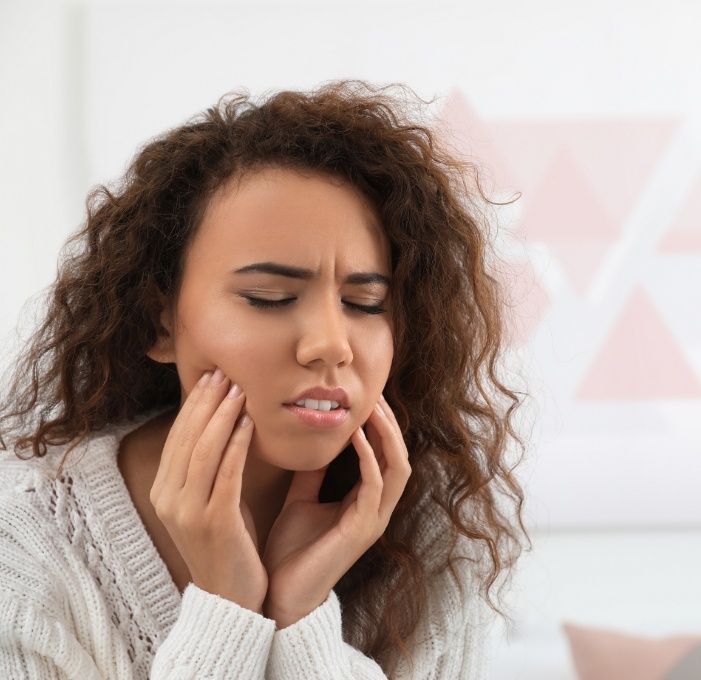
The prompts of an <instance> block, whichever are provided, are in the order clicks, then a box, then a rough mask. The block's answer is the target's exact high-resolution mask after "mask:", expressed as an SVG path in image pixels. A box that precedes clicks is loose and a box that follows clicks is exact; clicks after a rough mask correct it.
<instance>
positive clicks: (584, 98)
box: [0, 0, 701, 527]
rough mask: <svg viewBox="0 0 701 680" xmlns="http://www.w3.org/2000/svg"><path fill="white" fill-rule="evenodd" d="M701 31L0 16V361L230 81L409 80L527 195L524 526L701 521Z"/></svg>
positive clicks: (178, 16)
mask: <svg viewBox="0 0 701 680" xmlns="http://www.w3.org/2000/svg"><path fill="white" fill-rule="evenodd" d="M700 23H701V5H699V4H698V3H696V2H687V1H684V0H674V1H673V2H671V3H670V2H666V3H663V2H661V1H650V0H648V1H645V2H636V3H631V2H628V1H627V0H610V1H607V2H603V1H597V2H586V3H585V2H576V3H553V2H551V1H550V0H537V1H536V2H530V3H521V2H516V1H515V0H509V1H505V2H487V1H486V0H480V1H478V2H471V3H464V2H436V3H419V2H396V1H387V0H385V1H383V2H381V1H375V2H353V3H350V2H341V0H333V1H331V2H329V1H326V2H294V3H292V2H288V3H284V2H276V3H274V2H261V1H259V2H231V3H228V4H227V3H213V2H199V3H195V2H183V3H165V2H150V3H147V2H127V1H123V2H100V1H98V0H93V1H87V0H86V1H84V2H77V1H72V2H71V1H69V0H62V1H57V0H52V1H46V2H5V3H3V4H0V50H1V52H0V97H2V104H3V105H2V106H0V180H1V185H0V186H2V198H1V200H0V239H1V241H0V243H1V248H2V254H3V266H2V267H1V268H0V342H3V343H4V348H5V349H4V350H3V352H2V357H1V358H0V365H1V366H5V365H9V364H10V363H11V361H12V359H11V356H12V355H11V351H10V347H11V345H12V342H13V338H14V333H13V330H12V329H13V328H14V327H15V325H16V323H17V319H18V314H19V310H20V308H21V306H22V304H23V303H24V301H25V300H26V299H27V298H28V297H29V296H30V295H32V294H34V293H36V292H37V291H38V290H40V289H41V288H43V287H44V286H46V285H48V284H49V283H50V282H51V280H52V279H53V276H54V274H55V264H56V257H57V254H58V251H59V249H60V246H61V244H62V243H63V242H64V240H65V239H66V237H67V236H68V235H69V234H70V233H71V232H72V231H73V230H74V229H75V228H77V226H78V225H79V223H80V221H81V218H82V214H83V202H84V199H85V195H86V193H87V190H88V189H89V187H90V186H91V185H93V184H94V183H97V182H103V181H109V180H110V179H113V178H115V177H117V176H118V175H119V174H120V173H121V172H122V171H123V169H124V167H125V164H126V163H127V162H128V160H129V158H130V157H131V156H132V154H133V153H134V151H135V150H136V148H137V147H138V145H139V144H141V143H143V142H144V141H145V140H146V139H148V138H149V137H150V136H152V135H154V134H156V133H158V132H160V131H162V130H164V129H165V128H167V127H169V126H172V125H176V124H178V123H180V122H181V121H183V120H185V119H186V118H187V117H189V116H190V115H192V114H194V113H195V112H197V111H199V110H201V109H203V108H205V107H206V106H209V105H210V104H212V103H213V102H214V101H215V100H216V99H217V97H218V96H219V95H221V94H222V93H224V92H225V91H227V90H230V89H233V88H234V87H238V86H247V87H248V88H249V89H251V90H252V91H253V92H262V91H264V90H267V89H271V88H280V87H309V86H312V85H314V84H316V83H318V82H321V81H323V80H327V79H331V78H336V77H350V76H353V77H361V78H367V79H370V80H373V81H377V82H389V81H405V82H407V83H409V84H410V85H412V86H413V87H414V88H415V89H416V90H417V92H419V93H420V94H421V95H422V96H424V97H431V96H434V95H437V96H439V99H438V100H437V101H436V102H435V103H434V104H433V105H432V106H431V109H430V110H431V112H432V113H433V114H434V115H436V116H439V117H440V118H441V119H444V120H448V121H449V122H450V124H451V125H452V127H453V130H454V132H455V134H456V136H455V138H454V143H455V144H456V146H457V148H458V149H459V150H460V151H462V152H465V153H471V154H474V155H476V156H478V157H479V158H482V159H484V162H485V164H486V165H487V166H488V167H489V168H491V170H492V172H491V178H492V180H493V185H492V186H493V187H494V190H495V192H496V195H497V196H499V195H501V196H509V195H511V194H512V192H514V191H522V192H523V197H522V199H521V200H520V201H518V202H517V203H516V204H515V205H514V206H512V207H510V208H506V209H504V210H502V211H501V212H500V219H501V221H502V237H501V240H500V248H501V250H502V252H503V254H504V256H505V258H506V260H507V261H508V263H509V265H508V267H509V271H510V272H511V273H510V274H509V273H508V272H507V274H505V276H506V278H507V279H509V280H511V282H512V283H513V284H514V296H515V303H516V304H515V306H516V311H517V314H518V315H519V317H520V323H519V325H518V333H517V334H516V337H515V340H514V345H513V357H514V360H515V361H516V362H517V363H520V364H521V365H522V366H523V371H524V373H525V376H526V379H527V382H528V386H529V391H530V392H531V395H532V400H531V408H532V410H531V411H530V412H529V413H530V416H531V417H532V418H534V419H535V420H536V426H535V428H534V430H533V434H532V437H530V438H529V456H530V461H529V463H528V465H527V466H525V467H524V471H523V477H524V480H525V481H526V483H527V484H528V489H529V506H528V514H529V521H530V522H531V524H532V525H538V526H541V527H543V526H546V527H547V526H557V527H601V526H607V527H617V526H618V527H621V526H629V527H630V526H639V527H640V526H642V527H646V526H648V527H649V526H658V527H661V526H678V527H684V526H686V527H693V526H699V525H701V501H699V494H698V493H697V491H696V487H695V480H696V479H698V478H699V477H700V476H701V444H700V443H699V442H701V417H699V415H701V314H700V313H699V312H698V299H699V294H698V291H700V290H701V266H699V265H700V264H701V245H699V244H700V243H701V237H700V236H699V234H700V233H701V222H699V221H698V219H696V221H694V220H695V217H694V216H695V215H697V214H698V213H697V212H696V210H695V206H696V205H697V204H698V205H699V207H700V208H701V123H699V121H701V115H700V114H701V88H699V87H698V85H697V78H698V73H701V50H699V49H698V44H697V30H696V27H697V26H698V25H700ZM30 326H31V323H30V322H28V325H27V327H28V328H29V327H30Z"/></svg>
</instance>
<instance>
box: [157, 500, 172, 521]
mask: <svg viewBox="0 0 701 680" xmlns="http://www.w3.org/2000/svg"><path fill="white" fill-rule="evenodd" d="M153 507H154V509H155V511H156V516H157V517H158V519H160V520H162V521H164V522H165V521H167V520H170V519H171V517H172V514H173V507H172V505H171V504H170V503H169V502H168V501H167V500H166V499H165V498H163V496H161V497H159V498H157V499H156V502H155V503H154V504H153Z"/></svg>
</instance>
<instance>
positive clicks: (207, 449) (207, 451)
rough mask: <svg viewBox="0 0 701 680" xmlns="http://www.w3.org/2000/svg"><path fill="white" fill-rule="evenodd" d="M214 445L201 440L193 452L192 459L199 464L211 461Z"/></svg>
mask: <svg viewBox="0 0 701 680" xmlns="http://www.w3.org/2000/svg"><path fill="white" fill-rule="evenodd" d="M212 452H213V450H212V445H211V444H210V443H209V442H206V441H202V440H200V441H199V442H197V446H195V448H194V449H193V451H192V458H193V460H196V461H198V462H202V461H205V460H207V459H209V457H210V456H211V455H212Z"/></svg>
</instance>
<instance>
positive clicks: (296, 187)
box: [190, 168, 390, 274]
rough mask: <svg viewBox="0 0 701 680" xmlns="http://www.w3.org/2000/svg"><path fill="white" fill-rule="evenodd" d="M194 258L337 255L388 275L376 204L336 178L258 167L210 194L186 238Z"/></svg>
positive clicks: (320, 259)
mask: <svg viewBox="0 0 701 680" xmlns="http://www.w3.org/2000/svg"><path fill="white" fill-rule="evenodd" d="M190 254H191V256H193V257H194V258H195V259H199V258H200V257H206V258H207V259H208V260H210V262H211V258H212V257H226V258H227V259H228V260H229V262H230V263H231V262H232V258H233V259H235V260H236V261H239V260H241V261H242V258H243V259H250V258H257V259H271V258H273V257H274V258H276V259H278V260H280V261H282V262H285V261H286V260H290V259H292V260H294V261H293V262H291V264H297V265H299V266H308V267H310V268H315V269H316V268H318V267H319V266H321V265H322V264H323V263H324V260H325V259H328V258H331V257H334V258H336V259H337V258H338V256H339V255H341V256H342V259H346V260H353V261H354V263H355V264H358V265H363V266H367V265H374V266H375V267H376V268H377V267H383V268H384V269H385V270H386V272H385V273H387V274H389V273H390V272H389V267H390V248H389V242H388V239H387V237H386V236H385V233H384V230H383V228H382V224H381V220H380V218H379V215H378V213H377V210H376V209H375V208H374V206H372V205H371V204H370V202H369V201H368V200H367V199H366V197H365V196H363V194H362V193H361V192H360V191H359V190H358V189H356V188H355V187H353V186H351V185H350V184H348V183H347V182H344V181H342V180H340V179H338V178H336V177H332V176H328V175H322V174H318V173H313V172H299V171H296V170H289V169H282V168H265V169H262V170H257V171H255V172H253V173H250V174H246V175H244V176H243V177H241V178H238V177H237V178H234V179H232V180H230V181H229V182H227V183H226V184H225V185H224V186H223V187H222V188H221V189H220V190H219V191H218V192H217V193H216V194H215V195H214V196H213V197H212V199H211V201H210V203H209V205H208V207H207V210H206V211H205V214H204V217H203V220H202V224H201V227H200V229H199V231H198V233H197V235H196V237H195V240H194V242H193V246H192V250H191V253H190Z"/></svg>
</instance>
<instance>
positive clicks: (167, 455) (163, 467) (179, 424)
mask: <svg viewBox="0 0 701 680" xmlns="http://www.w3.org/2000/svg"><path fill="white" fill-rule="evenodd" d="M211 377H212V371H205V373H204V374H203V375H202V377H201V378H200V379H199V380H198V381H197V384H196V385H195V387H193V388H192V390H190V394H188V395H187V399H185V402H184V403H183V405H182V407H181V408H180V410H179V411H178V415H177V416H176V417H175V421H174V422H173V425H172V426H171V428H170V432H169V433H168V437H167V438H166V442H165V445H164V446H163V452H162V453H161V460H160V463H159V465H158V470H157V472H156V477H155V479H154V481H153V485H152V487H151V498H152V499H153V498H154V497H156V498H157V497H158V496H159V495H160V492H161V489H162V487H163V482H164V481H165V478H166V475H167V473H168V468H169V466H170V461H171V458H172V456H173V452H174V451H175V446H173V443H174V442H175V441H177V439H178V438H179V437H180V436H181V434H182V431H183V428H184V426H185V423H187V421H188V419H189V417H190V414H191V413H192V410H193V409H194V407H195V404H196V403H197V400H198V399H199V397H200V396H201V394H202V392H203V391H204V389H205V387H206V386H207V384H208V383H209V379H210V378H211Z"/></svg>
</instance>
